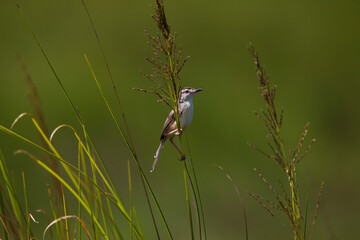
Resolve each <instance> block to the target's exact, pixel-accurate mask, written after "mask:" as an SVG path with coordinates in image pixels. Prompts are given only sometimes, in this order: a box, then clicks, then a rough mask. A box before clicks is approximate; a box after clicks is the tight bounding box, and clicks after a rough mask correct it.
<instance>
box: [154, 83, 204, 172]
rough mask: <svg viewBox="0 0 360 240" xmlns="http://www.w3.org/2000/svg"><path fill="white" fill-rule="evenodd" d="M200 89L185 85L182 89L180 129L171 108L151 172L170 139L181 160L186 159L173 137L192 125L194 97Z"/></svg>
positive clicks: (179, 104)
mask: <svg viewBox="0 0 360 240" xmlns="http://www.w3.org/2000/svg"><path fill="white" fill-rule="evenodd" d="M200 91H202V89H201V88H198V89H195V88H191V87H185V88H183V89H181V91H180V93H179V98H178V109H179V121H180V131H179V130H178V127H177V123H176V119H175V113H174V110H171V112H170V113H169V116H168V117H167V118H166V120H165V123H164V126H163V129H162V131H161V137H160V145H159V147H158V149H157V151H156V153H155V156H154V158H155V160H154V163H153V165H152V168H151V170H150V172H153V171H154V169H155V166H156V164H157V162H158V160H159V157H160V153H161V150H162V149H163V147H164V144H165V142H166V140H168V139H169V141H170V142H171V144H172V145H174V147H175V148H176V150H178V152H179V153H180V159H179V160H181V161H183V160H185V154H183V153H182V152H181V150H180V149H179V148H178V147H177V146H176V144H175V143H174V141H173V139H174V137H175V136H178V135H180V134H182V132H183V131H184V130H185V129H186V128H187V127H188V126H189V125H190V123H191V121H192V118H193V110H194V104H193V97H194V95H195V94H196V93H198V92H200Z"/></svg>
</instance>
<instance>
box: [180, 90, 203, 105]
mask: <svg viewBox="0 0 360 240" xmlns="http://www.w3.org/2000/svg"><path fill="white" fill-rule="evenodd" d="M200 91H202V89H201V88H198V89H195V88H191V87H184V88H183V89H181V91H180V93H179V101H180V102H184V101H188V100H190V99H192V97H193V96H194V95H195V93H197V92H200Z"/></svg>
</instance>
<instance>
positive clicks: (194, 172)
mask: <svg viewBox="0 0 360 240" xmlns="http://www.w3.org/2000/svg"><path fill="white" fill-rule="evenodd" d="M186 144H187V149H188V152H189V158H190V165H191V170H192V174H193V176H194V180H195V188H196V193H197V195H198V198H199V206H200V212H201V219H202V225H203V228H204V238H205V239H207V234H206V224H205V215H204V210H203V206H202V201H201V195H200V188H199V184H198V181H197V177H196V171H195V166H194V164H193V158H192V155H191V151H190V145H189V141H188V139H187V138H186ZM188 175H190V174H188ZM196 193H195V192H194V196H196ZM195 200H196V205H198V201H197V199H195ZM199 218H200V216H199ZM199 224H200V222H199ZM200 233H201V227H200ZM200 239H202V238H201V237H200Z"/></svg>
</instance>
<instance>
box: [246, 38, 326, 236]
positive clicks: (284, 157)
mask: <svg viewBox="0 0 360 240" xmlns="http://www.w3.org/2000/svg"><path fill="white" fill-rule="evenodd" d="M248 48H249V51H250V54H251V56H252V57H253V59H254V61H255V67H256V75H257V78H258V80H259V83H260V87H259V91H260V94H261V96H262V97H263V99H264V100H265V102H266V110H261V112H260V113H258V112H255V115H256V116H257V117H258V118H259V119H261V120H262V121H263V122H264V124H265V127H266V129H267V131H268V135H267V136H268V138H269V139H270V141H268V142H267V145H268V146H269V148H270V154H269V153H266V151H263V150H261V149H259V148H257V147H256V146H254V145H252V144H249V145H250V146H251V147H252V148H254V149H256V150H258V151H259V152H260V153H261V154H263V155H264V156H265V157H267V158H269V159H272V160H274V161H275V162H276V163H277V164H278V165H279V166H280V168H281V169H282V170H283V172H284V173H285V176H286V181H287V184H288V190H286V189H285V188H284V187H283V186H282V184H281V182H280V185H281V192H280V191H278V190H277V189H276V188H275V187H274V186H273V185H272V184H270V183H269V182H268V181H267V179H266V178H265V177H264V176H263V175H262V174H261V173H260V172H259V171H257V170H256V169H255V171H256V172H257V174H258V175H259V177H260V178H261V179H262V180H263V181H264V182H265V183H266V184H267V185H268V187H269V188H270V190H271V191H272V192H273V193H274V195H275V198H276V201H277V203H273V202H272V201H270V200H268V199H264V198H262V197H260V196H259V195H257V194H250V196H251V197H253V198H254V199H255V200H256V201H258V202H259V203H260V204H261V205H262V206H263V207H265V209H266V210H267V211H268V212H269V213H270V214H272V215H274V213H273V211H271V210H270V209H271V208H272V209H275V210H280V211H282V212H284V213H285V214H286V216H287V217H288V219H289V221H290V225H291V228H292V232H293V236H294V239H295V240H304V239H306V237H307V236H306V234H305V233H306V229H305V226H306V218H305V219H304V217H303V216H302V211H301V204H300V196H299V186H298V180H297V175H296V167H297V165H298V164H299V163H300V162H301V160H302V159H303V158H304V157H305V156H306V154H307V153H308V152H309V150H310V149H311V146H312V144H313V143H314V142H315V139H312V140H311V141H310V142H309V143H308V145H307V147H306V148H305V149H304V150H303V145H304V141H305V137H306V135H307V133H308V127H309V123H307V124H306V125H305V127H304V131H303V133H302V135H301V136H300V140H299V142H298V144H297V146H296V148H295V149H291V148H290V149H289V151H288V152H286V151H285V143H284V139H283V136H282V134H281V126H282V123H283V115H284V109H281V111H280V113H279V112H278V111H277V108H276V106H275V94H276V86H274V85H270V82H269V75H267V73H266V71H265V68H264V66H263V65H262V64H261V63H260V60H259V56H258V54H257V52H256V51H255V49H254V47H253V46H252V45H251V44H250V45H249V47H248ZM300 153H301V154H300ZM280 194H282V196H281V195H280ZM320 195H321V194H319V197H320ZM319 197H318V198H319Z"/></svg>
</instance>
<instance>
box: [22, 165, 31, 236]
mask: <svg viewBox="0 0 360 240" xmlns="http://www.w3.org/2000/svg"><path fill="white" fill-rule="evenodd" d="M21 176H22V183H23V190H24V200H25V215H26V231H27V232H26V239H30V216H29V206H28V199H27V194H26V181H25V174H24V171H22V172H21Z"/></svg>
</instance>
